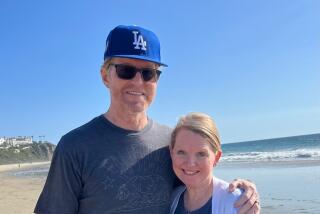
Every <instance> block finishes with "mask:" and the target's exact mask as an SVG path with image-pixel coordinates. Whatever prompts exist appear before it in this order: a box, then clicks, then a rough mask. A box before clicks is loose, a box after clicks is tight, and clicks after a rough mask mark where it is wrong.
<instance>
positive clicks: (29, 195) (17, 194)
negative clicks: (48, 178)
mask: <svg viewBox="0 0 320 214" xmlns="http://www.w3.org/2000/svg"><path fill="white" fill-rule="evenodd" d="M49 163H50V162H38V163H24V164H20V168H19V165H18V164H10V165H0V213H7V214H29V213H33V209H34V206H35V203H36V201H37V199H38V197H39V194H40V192H41V190H42V188H43V185H44V182H45V178H44V177H32V176H29V177H26V176H24V177H19V176H14V173H16V172H18V171H21V170H28V169H32V168H35V167H40V166H47V165H49Z"/></svg>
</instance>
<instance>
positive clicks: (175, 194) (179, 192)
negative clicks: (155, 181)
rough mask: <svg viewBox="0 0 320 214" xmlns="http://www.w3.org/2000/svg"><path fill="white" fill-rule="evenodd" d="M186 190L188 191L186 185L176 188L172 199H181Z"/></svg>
mask: <svg viewBox="0 0 320 214" xmlns="http://www.w3.org/2000/svg"><path fill="white" fill-rule="evenodd" d="M185 190H186V186H184V185H181V186H178V187H176V188H175V189H174V190H173V192H172V194H171V196H172V197H171V199H172V200H174V198H176V197H180V195H181V194H182V193H183V192H184V191H185ZM172 200H171V201H172Z"/></svg>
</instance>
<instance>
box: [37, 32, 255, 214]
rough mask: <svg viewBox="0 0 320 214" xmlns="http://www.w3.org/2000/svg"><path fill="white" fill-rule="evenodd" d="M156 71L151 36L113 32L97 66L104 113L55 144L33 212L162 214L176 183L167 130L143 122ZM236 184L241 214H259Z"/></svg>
mask: <svg viewBox="0 0 320 214" xmlns="http://www.w3.org/2000/svg"><path fill="white" fill-rule="evenodd" d="M160 66H166V65H165V64H163V63H162V62H161V60H160V43H159V40H158V38H157V36H156V35H155V34H154V33H153V32H151V31H149V30H146V29H144V28H141V27H138V26H118V27H116V28H114V29H113V30H112V31H111V32H110V33H109V36H108V38H107V41H106V50H105V54H104V64H103V66H102V68H101V77H102V80H103V83H104V84H105V86H106V87H107V88H109V91H110V99H111V101H110V106H109V109H108V111H107V112H106V113H105V114H103V115H100V116H98V117H96V118H94V119H93V120H91V121H90V122H88V123H87V124H85V125H83V126H81V127H79V128H77V129H75V130H73V131H71V132H69V133H68V134H66V135H65V136H63V137H62V138H61V140H60V142H59V143H58V145H57V148H56V150H55V153H54V156H53V159H52V163H51V167H50V171H49V174H48V177H47V181H46V184H45V186H44V189H43V191H42V193H41V195H40V197H39V200H38V203H37V205H36V208H35V213H59V214H64V213H68V214H70V213H81V214H84V213H85V214H88V213H130V214H138V213H153V214H164V213H168V212H169V203H170V194H171V192H172V189H173V187H174V182H175V180H176V178H175V176H174V173H173V171H172V167H171V160H170V155H169V150H168V147H167V146H168V145H169V141H170V134H171V129H170V128H168V127H167V126H163V125H160V124H158V123H156V122H155V121H153V120H152V119H151V118H148V116H147V109H148V107H149V106H150V104H151V102H152V100H153V99H154V97H155V94H156V89H157V80H158V79H159V77H160V74H161V71H160V70H159V67H160ZM238 184H242V185H240V187H242V188H244V189H245V190H246V194H245V196H244V197H243V198H242V199H241V200H240V201H239V203H240V205H243V204H245V205H244V206H243V207H242V210H241V211H240V213H241V212H243V213H258V210H259V204H258V203H256V202H257V201H258V196H257V193H256V190H255V187H254V184H252V183H250V182H247V181H244V180H239V181H235V182H234V183H233V185H234V186H237V185H238Z"/></svg>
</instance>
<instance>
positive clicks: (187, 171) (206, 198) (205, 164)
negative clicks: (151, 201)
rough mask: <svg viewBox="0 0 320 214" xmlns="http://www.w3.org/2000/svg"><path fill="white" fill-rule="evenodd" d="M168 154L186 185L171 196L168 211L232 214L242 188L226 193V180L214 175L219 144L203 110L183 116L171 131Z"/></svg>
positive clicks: (177, 213) (211, 124) (173, 212)
mask: <svg viewBox="0 0 320 214" xmlns="http://www.w3.org/2000/svg"><path fill="white" fill-rule="evenodd" d="M170 154H171V158H172V165H173V170H174V172H175V174H176V175H177V176H178V178H179V179H180V180H181V181H182V182H183V183H184V185H185V186H180V187H178V188H177V189H176V190H175V191H174V193H173V197H172V204H171V210H170V214H183V213H184V214H185V213H194V214H196V213H197V214H213V213H218V214H233V213H237V209H236V208H234V206H233V204H234V202H235V201H236V200H237V199H238V198H239V196H240V195H241V191H240V190H239V189H237V190H236V191H234V192H232V193H229V192H228V191H227V188H228V185H229V184H228V183H227V182H225V181H223V180H220V179H218V178H216V177H214V176H213V173H212V171H213V168H214V167H215V166H216V164H217V163H218V161H219V158H220V157H221V154H222V151H221V145H220V138H219V135H218V131H217V128H216V126H215V123H214V121H213V120H212V118H211V117H210V116H208V115H206V114H203V113H190V114H188V115H186V116H184V117H182V118H181V119H180V120H179V122H178V124H177V126H176V127H175V129H174V130H173V133H172V138H171V145H170Z"/></svg>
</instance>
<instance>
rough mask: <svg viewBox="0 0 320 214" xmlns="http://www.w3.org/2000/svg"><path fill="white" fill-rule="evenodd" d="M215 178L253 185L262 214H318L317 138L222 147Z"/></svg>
mask: <svg viewBox="0 0 320 214" xmlns="http://www.w3.org/2000/svg"><path fill="white" fill-rule="evenodd" d="M222 150H223V156H222V158H221V161H220V163H219V164H218V166H217V167H216V168H215V169H214V172H213V173H214V175H215V176H217V177H219V178H222V179H224V180H226V181H229V182H230V181H232V180H233V179H235V178H245V179H249V180H251V181H253V182H254V183H255V184H256V186H257V189H258V191H259V194H260V200H261V207H262V209H261V213H262V214H281V213H290V214H296V213H297V214H298V213H305V214H320V134H312V135H303V136H294V137H285V138H276V139H266V140H257V141H250V142H241V143H232V144H223V145H222Z"/></svg>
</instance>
